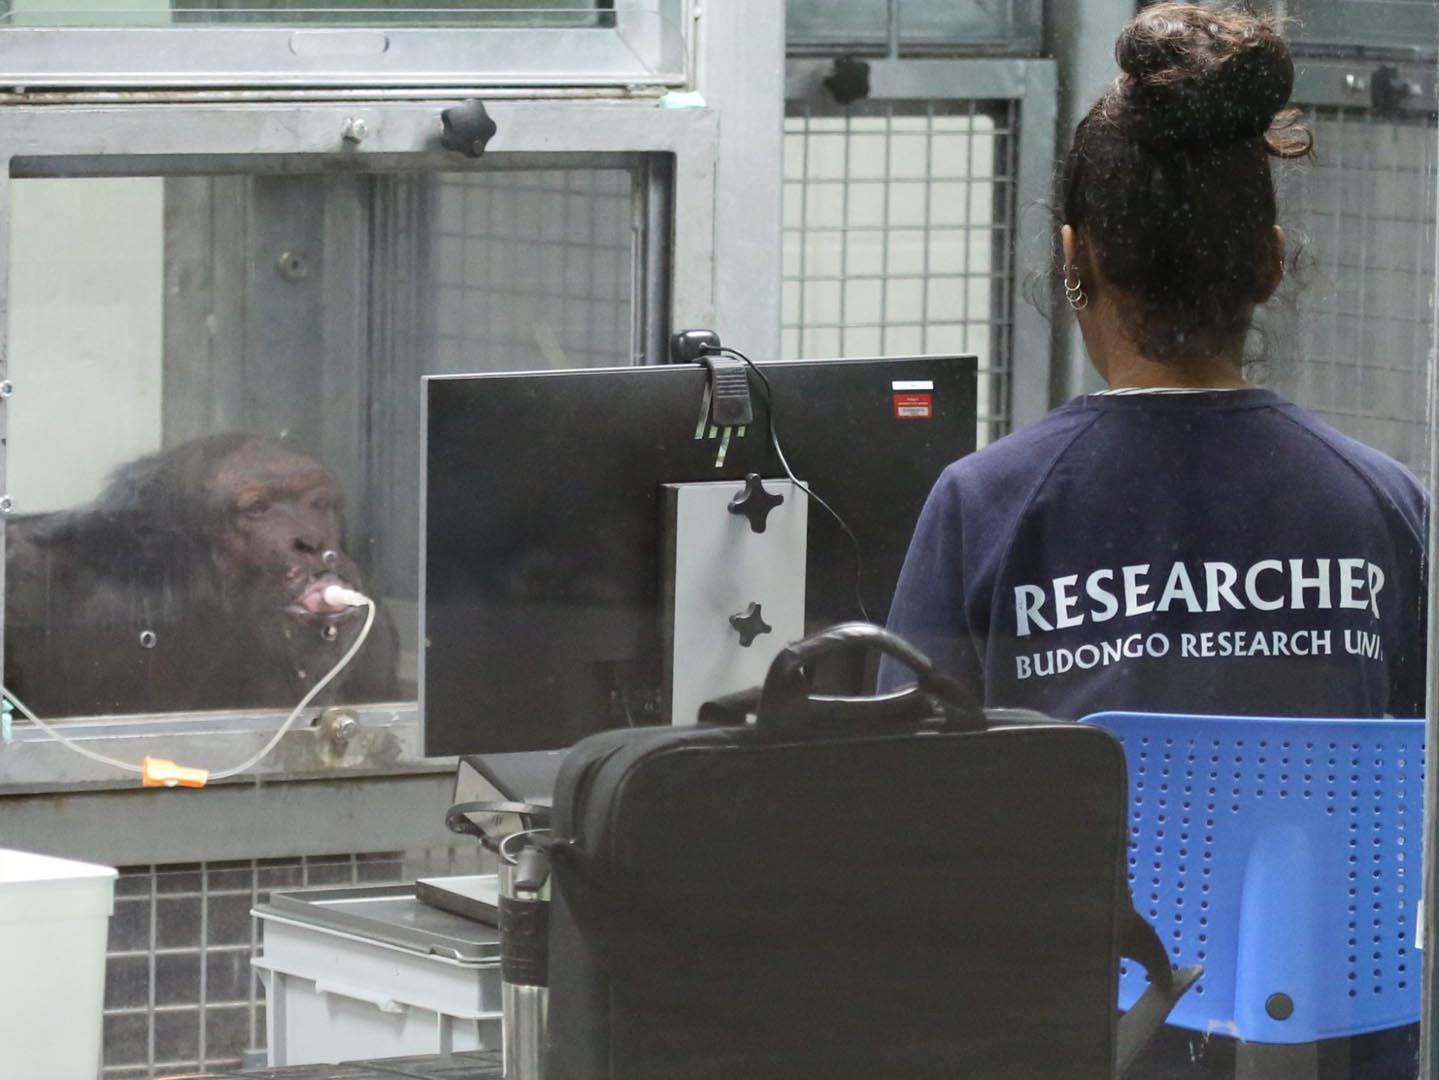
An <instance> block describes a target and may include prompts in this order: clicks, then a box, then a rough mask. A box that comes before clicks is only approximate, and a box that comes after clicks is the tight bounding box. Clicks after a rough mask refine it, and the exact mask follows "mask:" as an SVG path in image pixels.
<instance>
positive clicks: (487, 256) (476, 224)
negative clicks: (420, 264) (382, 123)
mask: <svg viewBox="0 0 1439 1080" xmlns="http://www.w3.org/2000/svg"><path fill="white" fill-rule="evenodd" d="M633 192H634V185H633V182H632V176H631V173H630V172H629V171H628V170H623V169H554V170H536V171H527V172H511V173H504V172H500V173H482V174H463V173H460V174H455V173H448V174H442V175H441V176H440V177H439V178H438V179H437V180H436V181H435V182H434V184H433V192H432V195H431V198H432V200H433V202H432V208H433V210H432V213H430V214H428V215H427V232H428V235H427V236H426V238H425V239H426V244H427V247H428V249H429V266H428V268H427V271H428V274H427V276H428V279H429V283H430V285H431V287H433V288H434V289H436V290H437V294H438V309H437V311H436V316H435V322H434V335H435V336H434V354H433V360H432V366H431V367H430V368H429V369H428V370H430V371H441V372H452V371H504V370H523V369H529V368H534V367H536V366H546V367H555V368H560V367H594V366H612V365H618V364H628V363H631V362H633V358H634V347H635V344H634V341H633V325H634V324H633V316H634V308H633V303H634V295H633V294H634V259H635V252H634V238H633V232H632V228H631V225H632V221H631V200H632V198H633ZM537 361H538V362H539V363H538V365H537Z"/></svg>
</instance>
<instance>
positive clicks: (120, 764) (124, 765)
mask: <svg viewBox="0 0 1439 1080" xmlns="http://www.w3.org/2000/svg"><path fill="white" fill-rule="evenodd" d="M4 694H5V696H6V697H7V698H9V699H10V704H12V705H14V706H15V708H17V709H19V710H20V711H21V713H23V714H24V715H25V717H26V718H27V719H28V720H29V721H30V722H31V723H32V724H34V725H35V726H36V727H37V728H39V729H40V730H41V731H43V732H45V733H46V734H47V735H49V736H50V737H51V738H52V739H57V740H59V741H60V742H62V743H64V744H65V745H66V746H68V747H69V748H70V749H71V750H74V751H75V753H77V754H84V755H85V756H86V757H87V758H90V759H91V760H93V761H98V762H100V763H101V764H102V765H113V766H115V768H117V769H124V770H125V771H126V772H132V773H140V774H141V775H142V776H143V775H144V773H145V768H144V766H143V765H132V764H130V763H129V762H128V761H117V760H116V759H115V758H112V757H106V756H105V755H104V754H97V753H96V752H95V751H93V750H87V749H85V747H83V746H81V745H80V744H79V743H77V742H75V741H73V740H71V739H69V738H67V737H66V736H64V735H61V734H60V733H59V732H58V731H56V730H55V729H54V728H52V727H51V726H50V725H49V724H47V723H45V721H44V720H41V719H40V718H39V717H38V716H36V715H35V714H34V713H32V712H31V711H30V706H28V705H26V704H25V703H24V702H23V701H21V700H20V699H19V698H17V697H16V696H15V695H14V694H12V693H11V692H10V691H9V690H5V691H4Z"/></svg>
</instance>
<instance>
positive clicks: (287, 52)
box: [0, 0, 692, 90]
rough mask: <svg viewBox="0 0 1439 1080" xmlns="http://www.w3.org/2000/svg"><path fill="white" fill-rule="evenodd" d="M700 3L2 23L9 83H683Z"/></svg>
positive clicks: (670, 0) (631, 1)
mask: <svg viewBox="0 0 1439 1080" xmlns="http://www.w3.org/2000/svg"><path fill="white" fill-rule="evenodd" d="M691 3H692V0H615V3H614V7H613V10H610V11H606V12H604V15H605V18H604V20H603V21H602V24H601V25H596V26H593V27H529V28H526V27H492V28H483V27H474V26H470V27H466V26H463V25H453V23H454V21H455V19H454V16H453V13H449V12H439V13H440V14H445V15H446V16H447V17H449V18H450V20H451V23H452V24H451V25H443V26H435V27H412V26H385V25H383V21H382V20H378V24H376V25H369V26H366V25H363V24H361V23H358V22H357V23H354V24H351V23H339V24H334V25H330V26H325V25H316V24H313V23H312V24H310V25H298V26H263V25H254V24H248V25H234V24H231V25H208V26H194V25H186V26H163V25H162V26H117V27H107V26H98V27H97V26H69V27H66V26H0V72H4V75H3V76H0V85H3V86H6V87H10V88H12V89H24V90H35V89H57V88H59V89H65V88H69V89H74V88H82V87H96V88H111V89H113V88H152V89H153V88H167V89H174V88H182V87H190V88H194V87H208V88H235V87H247V86H266V87H277V88H299V87H337V88H345V89H353V88H356V87H369V88H375V87H409V88H413V87H450V86H477V87H484V86H508V87H516V86H523V87H542V86H555V87H581V86H619V87H630V86H680V85H684V84H685V83H687V82H688V81H689V79H690V77H691V75H692V66H691V64H690V60H689V56H690V50H689V48H688V45H687V42H688V39H689V31H688V27H689V25H690V19H689V12H690V6H691ZM537 10H538V9H537ZM276 14H277V15H281V14H284V12H283V10H281V9H277V11H276ZM300 14H302V15H303V13H300ZM375 14H376V15H377V16H380V15H382V14H383V9H376V11H375ZM421 14H422V12H421ZM565 14H567V15H574V14H575V12H573V11H566V12H565Z"/></svg>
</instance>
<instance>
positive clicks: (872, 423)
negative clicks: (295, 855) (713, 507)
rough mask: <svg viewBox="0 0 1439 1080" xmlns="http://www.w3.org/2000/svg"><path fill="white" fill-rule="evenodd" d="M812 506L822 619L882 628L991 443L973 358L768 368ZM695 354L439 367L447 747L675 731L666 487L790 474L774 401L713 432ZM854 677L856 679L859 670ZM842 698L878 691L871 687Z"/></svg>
mask: <svg viewBox="0 0 1439 1080" xmlns="http://www.w3.org/2000/svg"><path fill="white" fill-rule="evenodd" d="M760 368H761V369H762V370H763V371H764V373H765V375H766V377H767V378H768V380H769V384H770V387H771V388H772V390H771V392H772V394H773V402H772V406H773V415H774V417H775V421H776V427H777V430H778V435H779V440H780V446H781V448H782V449H783V451H784V455H785V458H786V459H787V460H788V463H789V466H790V468H791V469H792V470H793V471H794V474H795V476H796V477H798V479H799V480H801V481H802V482H804V483H806V484H807V485H808V486H809V487H810V488H811V489H812V490H813V492H814V494H815V495H817V496H818V497H819V498H821V499H823V500H824V501H825V502H826V503H828V504H829V505H830V506H832V507H833V508H834V509H835V510H836V511H837V512H838V513H839V515H840V516H841V517H843V518H844V519H845V521H846V522H847V523H848V525H849V527H850V529H851V530H852V531H853V533H854V535H855V537H856V538H857V539H858V541H859V546H860V550H861V552H862V556H863V573H862V574H860V575H858V576H857V574H856V565H857V564H856V558H855V554H854V548H853V546H852V544H851V542H850V540H849V538H848V537H846V536H845V534H844V532H843V531H842V530H841V529H840V527H839V526H838V525H837V524H836V523H835V521H834V520H833V519H832V518H830V517H829V515H828V514H826V513H825V512H824V511H823V510H822V509H820V508H819V507H817V506H814V505H811V506H810V509H809V514H808V522H809V525H808V544H807V554H806V577H805V595H806V600H805V612H804V614H805V624H806V630H807V631H811V630H815V629H819V628H822V627H824V626H828V625H831V624H833V623H836V622H843V621H845V620H849V619H856V618H859V617H860V598H862V599H863V604H864V607H865V609H866V610H867V611H868V614H869V616H870V617H871V618H872V619H873V620H875V621H880V622H882V621H883V619H884V617H885V614H886V612H887V610H888V606H889V601H890V597H891V595H892V593H893V590H894V585H895V580H896V579H897V577H898V575H899V569H900V565H901V563H902V562H903V559H904V554H905V550H906V548H907V546H908V542H909V536H910V532H911V530H912V529H913V527H914V523H915V519H916V517H917V516H918V514H919V510H920V508H921V506H922V505H923V503H924V499H925V496H926V495H927V494H928V492H929V489H930V487H931V486H932V485H933V483H934V481H935V479H936V478H937V477H938V476H939V473H940V472H941V471H942V470H943V468H944V467H945V465H947V464H948V463H949V462H951V461H953V460H954V459H955V458H957V457H960V456H961V455H963V454H965V453H968V452H969V451H971V450H973V449H974V440H975V394H976V365H975V360H974V358H973V357H958V356H926V357H908V358H882V359H869V360H799V361H785V362H775V363H765V364H761V365H760ZM708 377H709V376H708V372H707V371H706V369H705V368H703V367H702V366H699V365H694V364H680V365H672V366H654V367H633V368H615V369H604V370H585V371H550V372H532V373H525V374H497V375H470V376H437V377H433V378H429V379H427V380H426V385H425V399H424V400H425V411H426V423H425V432H426V450H425V477H424V483H425V490H424V534H425V535H424V542H423V545H422V552H423V555H422V566H421V576H422V585H421V589H422V596H423V614H422V623H421V636H422V656H421V673H420V685H421V711H422V716H423V723H424V743H425V752H426V753H427V754H432V755H434V754H460V753H504V752H513V751H530V750H544V749H554V748H559V747H563V746H568V745H570V744H571V743H573V742H574V741H575V740H577V739H579V738H581V737H583V736H585V735H588V734H591V733H593V732H595V731H600V730H603V729H606V728H612V727H618V726H627V725H638V724H652V723H665V722H668V720H669V717H668V716H667V715H665V704H664V703H665V695H664V693H663V689H662V685H661V684H662V679H663V675H662V672H663V657H664V642H663V640H662V632H661V617H660V606H661V595H660V594H661V585H660V581H661V573H662V571H661V563H662V558H663V554H662V549H663V544H664V540H663V537H662V531H663V530H662V523H661V517H662V510H661V506H662V498H661V489H662V486H663V485H665V484H673V483H681V482H684V483H689V482H698V481H707V480H737V479H742V478H744V477H745V476H746V475H748V474H751V473H757V474H759V475H760V476H761V477H764V478H766V479H779V478H783V477H784V475H785V474H784V470H783V468H782V466H781V463H780V461H779V460H778V457H777V456H776V454H775V452H774V448H773V446H772V444H771V441H770V438H769V431H770V413H771V409H770V402H768V401H767V400H766V391H765V389H764V387H763V386H762V385H761V383H760V382H759V380H758V379H756V378H754V376H753V375H751V376H750V383H751V387H752V390H753V393H754V410H755V417H754V423H752V424H750V425H749V426H748V427H747V428H746V429H744V431H743V433H742V434H740V433H739V432H738V431H733V432H731V433H730V438H729V439H728V443H727V445H726V446H725V447H724V453H723V455H722V456H721V454H720V449H721V445H722V444H723V443H724V442H725V440H724V437H723V433H722V432H715V431H713V430H712V429H710V428H709V427H708V426H707V425H704V424H701V423H700V418H701V410H702V402H703V401H704V399H705V396H706V395H705V391H706V387H707V385H708ZM855 677H856V676H854V675H853V673H848V674H843V675H837V676H836V678H840V679H841V680H843V679H851V681H853V679H854V678H855ZM841 689H852V690H857V689H859V687H858V686H851V687H843V688H841Z"/></svg>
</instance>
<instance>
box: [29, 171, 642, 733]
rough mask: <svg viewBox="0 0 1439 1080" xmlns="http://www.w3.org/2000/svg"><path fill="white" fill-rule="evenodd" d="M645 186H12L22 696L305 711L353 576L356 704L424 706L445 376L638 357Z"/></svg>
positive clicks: (329, 659) (348, 678) (334, 643)
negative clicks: (430, 475)
mask: <svg viewBox="0 0 1439 1080" xmlns="http://www.w3.org/2000/svg"><path fill="white" fill-rule="evenodd" d="M636 176H637V173H636V171H635V169H631V168H629V167H599V168H597V167H583V166H577V167H570V168H554V169H524V170H508V169H493V170H486V171H471V172H454V173H428V174H422V173H409V174H393V175H365V174H359V175H278V176H276V175H264V176H260V175H253V176H252V175H225V176H172V177H161V176H141V177H131V178H122V179H109V178H106V179H91V178H58V179H17V180H14V181H13V182H12V190H13V209H14V213H13V218H12V228H11V234H10V245H11V246H10V258H11V283H12V292H11V298H10V301H11V302H10V336H9V343H8V344H9V372H8V374H9V377H10V379H11V380H12V381H13V382H14V383H15V385H16V386H17V387H23V388H24V389H23V391H17V393H16V395H15V397H14V398H13V399H12V401H11V402H10V408H9V410H8V419H9V424H10V429H9V442H8V450H9V453H8V462H7V470H8V477H7V480H8V487H7V492H8V494H9V495H10V497H11V499H12V500H13V502H14V513H13V514H12V515H11V516H10V517H9V518H8V519H7V539H8V549H9V550H8V556H9V558H8V562H7V586H8V587H7V590H6V612H5V617H6V661H7V664H6V673H5V675H6V679H5V681H6V684H7V686H10V687H11V688H12V689H14V690H15V692H16V693H17V694H18V695H19V696H20V697H21V699H22V700H25V701H26V703H27V704H29V705H31V707H32V708H34V709H35V710H36V711H37V712H38V713H39V714H40V715H41V716H42V717H50V716H70V715H91V714H111V713H129V712H159V711H169V710H193V709H203V708H259V707H265V708H282V707H283V708H288V707H291V706H293V705H294V704H295V702H296V701H298V700H299V698H300V696H301V695H302V694H303V693H304V691H305V690H306V689H307V688H308V687H309V686H310V685H312V684H313V683H314V681H315V680H316V679H318V678H319V677H320V676H321V675H323V674H324V673H325V672H326V671H327V670H328V669H329V668H330V667H331V666H332V665H333V664H334V662H335V661H336V660H337V659H338V658H339V654H340V653H341V652H342V651H343V649H342V646H344V645H346V644H348V643H349V642H350V641H351V640H353V638H354V635H355V633H356V631H357V630H358V623H359V620H358V619H357V618H355V617H351V616H345V615H343V614H341V613H340V612H337V611H332V610H330V608H329V607H328V606H327V604H326V602H325V600H324V597H323V588H324V586H325V585H326V584H330V583H334V582H335V581H336V580H343V581H345V582H349V583H352V584H356V585H358V586H359V587H361V588H363V589H364V590H365V591H366V592H368V593H369V594H370V595H372V596H374V597H376V598H377V599H378V600H379V616H378V618H377V620H376V626H375V629H374V630H373V631H372V633H371V639H370V641H369V642H368V643H367V645H366V646H365V650H364V651H363V652H362V653H361V654H360V656H359V657H358V658H357V659H356V661H355V663H354V664H353V665H352V666H351V668H349V669H347V671H346V673H345V675H343V676H341V680H340V682H339V683H337V687H338V689H337V690H336V691H335V693H334V697H336V698H338V699H339V700H346V701H355V700H370V701H373V700H402V699H404V698H407V697H413V695H414V692H415V686H414V679H415V651H416V644H417V643H416V617H417V616H416V612H417V606H416V589H417V578H416V573H417V558H418V551H417V544H418V523H419V517H420V513H419V494H418V490H417V478H418V476H419V474H420V460H419V456H418V455H419V452H420V422H419V421H420V418H419V388H420V377H421V375H424V374H430V373H443V372H468V371H499V370H519V369H532V368H549V367H553V368H559V367H588V366H616V365H623V364H628V363H630V362H632V358H633V356H634V355H635V331H634V326H635V320H636V314H637V313H636V308H635V305H636V299H635V297H634V296H633V288H634V286H633V283H634V281H635V277H636V272H635V266H636V258H637V254H638V252H637V246H636V245H637V242H636V240H635V239H634V237H636V236H638V235H642V230H643V223H644V216H643V200H642V199H641V198H640V197H639V196H640V194H641V192H640V190H639V188H638V186H637V183H638V182H637V179H636ZM321 700H324V699H321Z"/></svg>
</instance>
